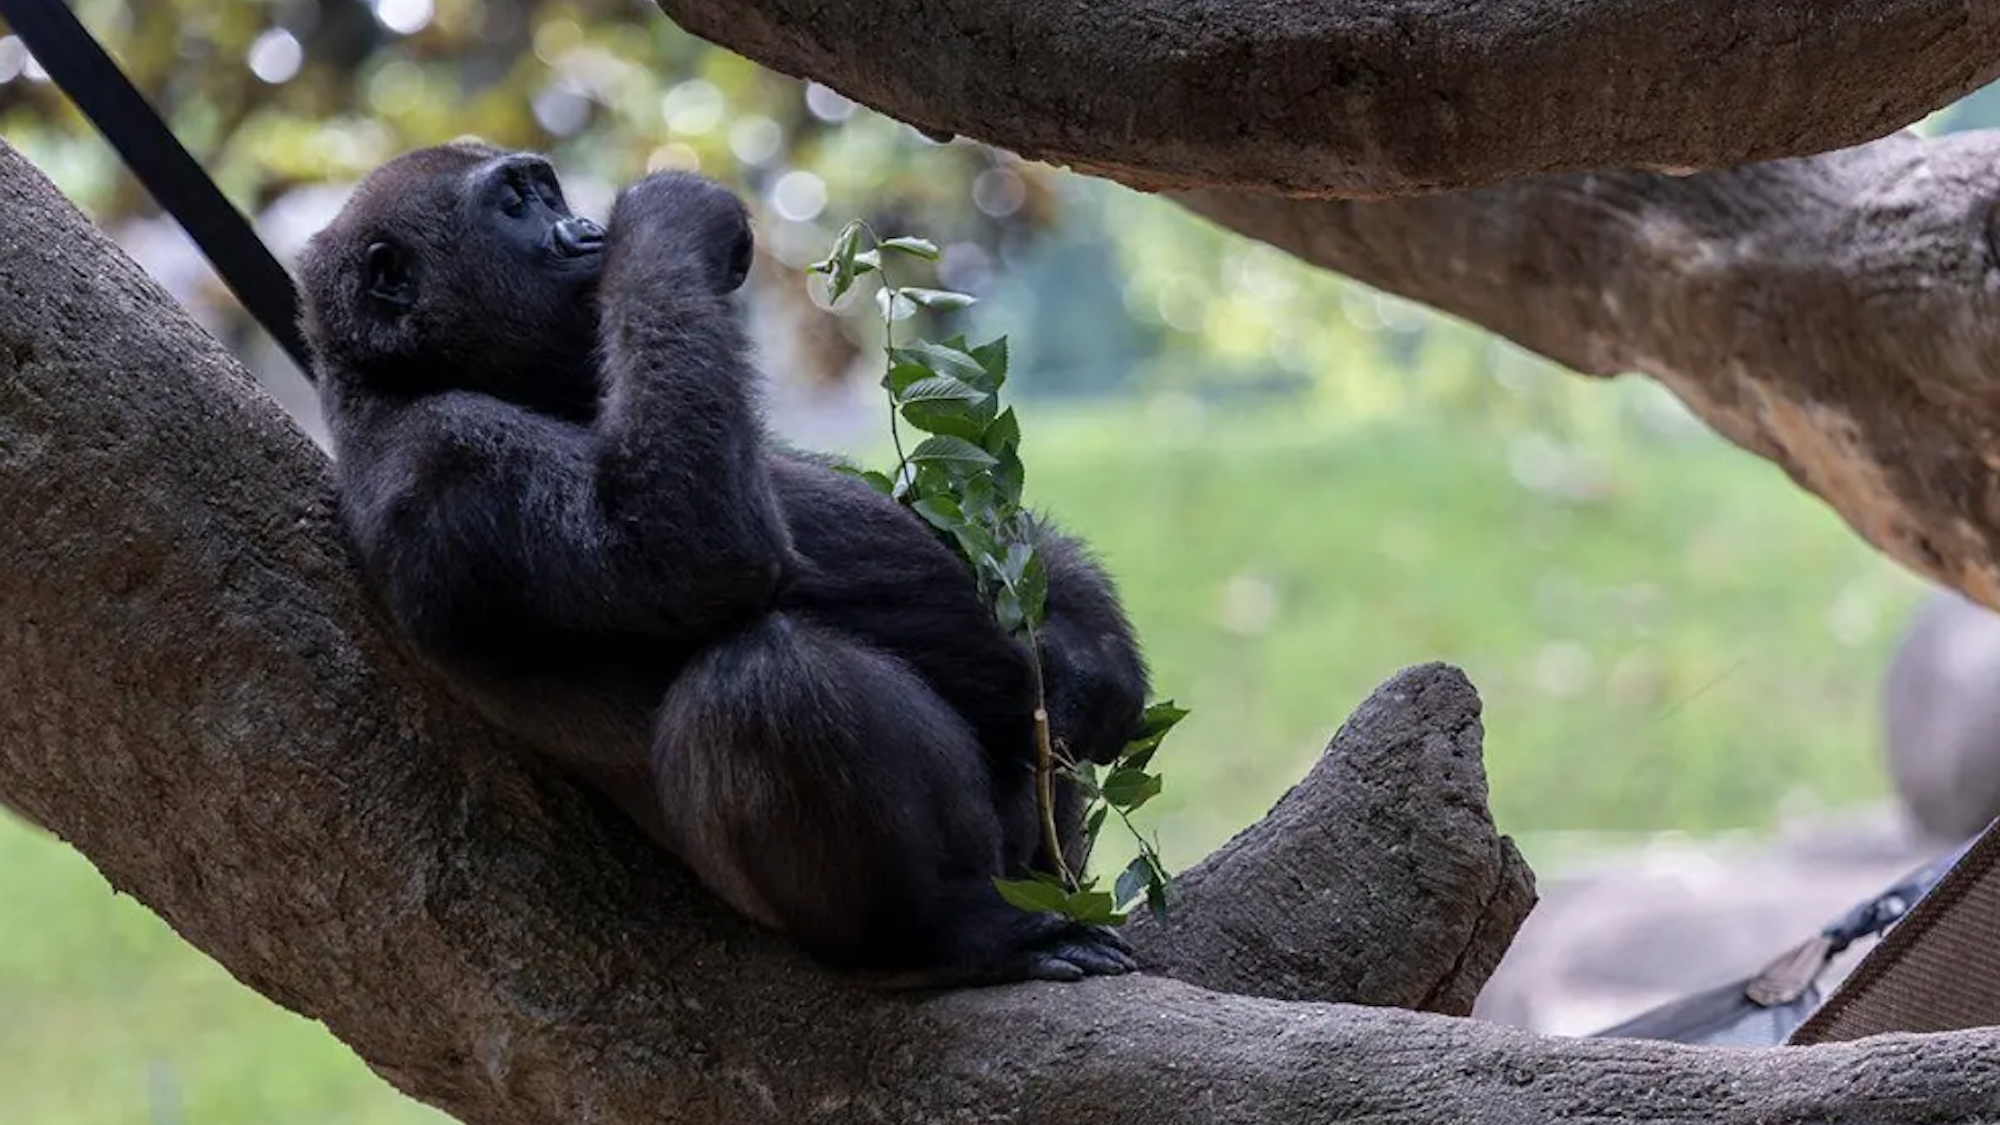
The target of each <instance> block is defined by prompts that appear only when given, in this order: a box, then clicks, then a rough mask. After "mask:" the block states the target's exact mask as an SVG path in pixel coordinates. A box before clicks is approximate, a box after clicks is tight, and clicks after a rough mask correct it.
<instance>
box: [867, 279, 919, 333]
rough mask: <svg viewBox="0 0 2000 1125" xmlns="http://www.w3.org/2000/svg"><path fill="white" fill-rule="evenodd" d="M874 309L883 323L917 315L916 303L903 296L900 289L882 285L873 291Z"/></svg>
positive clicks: (890, 322) (891, 322)
mask: <svg viewBox="0 0 2000 1125" xmlns="http://www.w3.org/2000/svg"><path fill="white" fill-rule="evenodd" d="M875 310H876V311H877V312H878V313H880V314H881V316H882V320H883V322H884V323H887V324H894V323H896V322H897V321H899V320H908V319H910V318H911V317H913V316H915V315H917V303H916V302H915V301H912V300H910V299H909V298H908V297H905V296H904V295H903V291H902V290H900V289H891V288H889V287H887V286H884V287H883V288H881V289H877V290H876V291H875Z"/></svg>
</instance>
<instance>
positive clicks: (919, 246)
mask: <svg viewBox="0 0 2000 1125" xmlns="http://www.w3.org/2000/svg"><path fill="white" fill-rule="evenodd" d="M882 249H884V250H900V251H902V252H903V253H905V254H909V255H911V256H912V257H917V258H922V259H924V260H925V261H927V262H935V261H937V260H938V258H939V257H940V255H939V254H938V248H937V243H935V242H932V241H931V240H930V239H928V238H910V237H908V236H905V237H901V238H891V239H886V240H884V241H883V243H882Z"/></svg>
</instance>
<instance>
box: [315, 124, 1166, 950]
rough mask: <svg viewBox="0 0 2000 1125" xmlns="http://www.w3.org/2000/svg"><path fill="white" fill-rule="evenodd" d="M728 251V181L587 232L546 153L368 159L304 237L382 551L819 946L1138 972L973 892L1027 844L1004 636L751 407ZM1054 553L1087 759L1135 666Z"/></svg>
mask: <svg viewBox="0 0 2000 1125" xmlns="http://www.w3.org/2000/svg"><path fill="white" fill-rule="evenodd" d="M750 250H751V233H750V226H749V222H748V217H747V213H746V212H745V210H744V208H743V206H742V204H741V202H740V201H739V200H737V199H736V198H735V197H734V196H733V195H731V194H730V193H728V192H727V191H725V190H723V189H722V188H721V187H719V186H717V185H715V184H713V183H710V182H708V181H706V180H703V179H700V178H699V177H695V176H690V175H673V174H662V175H654V176H649V177H647V178H646V179H644V180H642V181H640V182H639V183H638V184H636V185H634V186H633V187H631V188H630V189H628V190H626V191H625V192H624V193H622V194H621V195H620V196H619V198H618V200H617V203H616V205H615V207H614V208H613V211H612V215H611V220H610V224H609V230H608V232H606V231H602V230H599V229H598V228H597V227H596V226H595V225H594V224H591V223H589V222H588V221H587V220H581V219H577V218H576V217H574V216H572V215H571V214H570V213H569V211H568V209H567V207H566V206H565V205H564V204H563V202H562V198H561V194H560V189H559V188H558V187H557V186H556V183H555V179H554V176H553V175H552V174H551V173H550V172H549V170H548V166H547V164H546V163H545V162H544V161H542V160H540V159H539V158H536V157H533V156H528V155H523V154H510V153H504V152H501V151H499V150H496V149H492V148H488V147H486V146H484V145H478V144H471V143H460V144H454V145H447V146H443V147H439V148H433V149H426V150H422V151H419V152H415V153H411V154H408V155H406V156H403V157H400V158H398V159H397V160H395V161H392V162H391V163H389V164H388V165H385V166H384V167H383V168H381V169H380V170H378V171H377V172H375V173H374V174H373V175H372V176H370V177H369V178H368V179H367V180H366V181H365V182H364V183H363V184H362V186H361V187H360V189H359V190H358V191H357V193H356V195H355V197H354V199H353V200H352V201H351V202H350V203H349V204H348V206H347V208H346V209H345V210H344V211H343V212H342V213H341V215H340V216H339V217H338V218H337V219H336V220H335V221H334V222H333V223H332V224H331V225H330V226H329V227H328V228H327V229H326V230H325V231H322V232H321V233H320V234H319V235H317V236H316V237H315V238H314V239H313V240H312V242H311V244H310V246H309V247H308V248H307V250H306V252H305V254H304V257H303V259H302V262H301V273H302V277H303V289H304V314H303V321H304V327H305V331H306V335H307V338H308V340H309V341H310V343H311V345H312V348H313V351H314V356H315V375H316V378H317V380H318V382H319V385H320V392H321V396H322V401H323V403H324V406H325V409H326V415H327V418H328V422H329V425H330V427H331V429H332V433H333V438H334V443H335V448H336V453H337V459H338V462H337V463H338V479H339V485H340V495H341V505H342V514H343V517H344V520H345V522H346V525H347V528H348V531H349V533H350V536H351V538H352V540H353V542H354V545H355V547H356V552H357V555H358V557H359V560H360V564H361V567H362V569H363V571H364V573H365V575H366V577H367V578H368V580H369V581H370V583H371V585H372V586H373V587H374V588H375V589H376V590H378V591H379V592H380V594H381V596H382V597H383V598H384V600H385V601H386V602H387V603H388V605H389V607H390V608H391V610H392V611H393V613H394V614H395V616H396V618H397V620H398V621H399V622H400V623H401V625H402V626H403V628H404V629H405V630H406V631H407V632H408V633H409V635H410V636H411V637H412V638H413V640H414V641H415V642H416V645H417V646H418V648H419V650H420V651H421V652H422V653H424V654H425V656H426V657H427V658H428V659H430V660H431V661H432V662H434V663H435V664H436V665H437V666H439V667H440V668H441V669H442V670H443V671H444V672H445V673H446V674H447V675H448V676H449V678H450V679H452V680H453V681H454V683H456V684H457V685H459V687H460V688H461V689H462V690H464V691H465V692H466V693H467V694H468V695H469V696H470V697H471V698H472V699H473V700H474V701H475V702H476V703H477V704H478V705H479V706H480V707H481V708H482V709H483V710H484V711H486V712H487V713H488V714H489V715H491V716H492V717H493V718H494V719H495V720H496V721H498V722H500V723H502V724H504V725H506V726H508V727H510V728H512V729H514V730H516V731H518V732H520V733H522V734H523V735H524V736H526V737H527V738H528V739H529V740H530V741H531V742H533V743H534V744H535V745H537V746H538V747H540V748H541V749H543V750H545V751H546V752H548V753H550V754H552V755H554V756H556V757H557V758H559V759H561V760H562V761H563V762H565V763H567V764H568V765H569V766H570V767H571V768H573V769H574V770H576V771H577V772H578V773H580V774H582V775H583V776H585V777H587V778H589V779H590V780H591V781H593V782H595V783H596V784H597V785H599V786H600V787H602V788H603V789H604V790H605V791H606V792H607V793H609V794H610V795H611V796H612V797H613V798H614V799H615V800H616V801H617V802H618V803H619V804H620V805H621V806H622V807H623V808H625V809H626V810H627V811H628V812H629V813H631V814H632V815H633V816H634V817H635V818H636V819H637V820H638V821H639V822H640V823H641V824H642V825H644V826H645V827H646V829H647V830H648V831H649V832H651V833H652V834H653V835H654V836H655V837H657V838H658V839H660V840H661V841H662V842H663V843H665V844H666V845H667V846H669V847H670V848H672V849H673V850H674V851H675V852H676V853H677V854H678V855H679V856H680V857H681V858H682V859H683V860H684V861H685V862H686V863H687V864H688V865H689V866H690V867H692V868H693V869H694V871H695V872H696V873H697V874H698V875H699V876H700V877H701V879H702V880H703V881H704V882H705V883H706V884H707V885H708V886H709V887H710V888H711V889H713V890H714V891H715V892H716V893H717V894H719V895H721V896H722V897H723V898H724V899H726V900H727V901H729V902H730V903H731V904H732V905H733V906H735V907H736V909H738V910H739V911H741V912H742V913H744V914H745V915H747V916H749V917H751V918H754V919H756V920H758V921H761V922H763V923H765V924H767V925H770V926H773V927H775V928H778V929H780V930H783V931H785V932H786V933H788V934H791V935H792V936H793V937H794V938H795V939H796V940H797V941H799V942H800V943H801V944H802V945H803V946H804V947H805V948H807V949H808V950H810V951H811V952H812V953H814V954H815V955H817V956H818V957H820V958H822V959H823V960H825V961H826V962H828V963H831V964H834V965H837V966H842V967H847V968H852V969H857V970H867V971H872V972H876V973H882V974H886V975H889V976H892V977H895V978H896V979H899V980H903V981H906V982H913V983H977V982H990V981H1003V980H1018V979H1024V978H1046V979H1059V980H1062V979H1076V978H1078V977H1081V976H1084V975H1089V974H1095V973H1116V972H1123V971H1126V970H1128V969H1130V968H1131V967H1132V962H1131V960H1130V958H1129V957H1128V956H1127V955H1126V953H1125V951H1124V950H1123V949H1122V947H1121V946H1120V943H1119V942H1118V941H1117V939H1116V938H1115V937H1113V936H1111V935H1109V934H1108V933H1105V932H1103V931H1099V930H1096V929H1093V928H1089V927H1082V926H1076V925H1073V924H1069V923H1067V922H1065V921H1064V920H1062V919H1060V918H1057V917H1055V916H1053V915H1039V916H1038V915H1030V914H1025V913H1022V912H1020V911H1017V910H1015V909H1013V908H1012V907H1009V906H1007V905H1006V904H1005V903H1003V902H1002V901H1001V899H1000V898H999V896H998V894H997V893H996V892H995V891H994V890H993V888H992V885H991V882H992V879H993V877H994V876H996V875H1001V874H1003V873H1004V874H1008V875H1014V876H1018V875H1020V874H1021V873H1023V872H1024V871H1025V870H1026V869H1027V868H1028V867H1029V866H1030V865H1037V866H1042V867H1046V866H1048V862H1049V857H1048V856H1047V855H1046V854H1045V853H1044V852H1043V850H1042V849H1041V846H1040V840H1041V837H1040V833H1039V832H1038V831H1037V829H1036V824H1037V819H1036V816H1035V811H1034V799H1033V784H1032V778H1033V774H1032V762H1033V750H1032V737H1031V726H1030V722H1031V719H1030V702H1029V694H1030V689H1029V679H1028V676H1029V673H1028V666H1027V661H1026V656H1025V653H1024V651H1023V650H1022V649H1021V648H1020V647H1019V646H1018V644H1016V643H1015V642H1014V641H1012V640H1010V639H1009V638H1008V637H1007V636H1006V635H1005V634H1004V633H1002V632H1001V631H1000V630H999V629H998V627H997V626H996V625H995V624H994V623H993V621H992V619H991V617H990V615H989V614H988V612H987V610H986V608H985V607H984V606H983V605H981V603H980V602H979V600H978V598H977V597H976V594H975V591H974V588H973V584H972V580H971V577H970V575H969V574H968V573H967V571H966V569H965V567H964V566H963V565H962V564H961V563H960V562H959V561H958V560H957V558H956V557H955V556H953V555H952V554H951V553H950V552H949V551H947V550H946V549H945V548H944V547H943V546H942V545H941V544H940V543H939V542H938V541H937V540H936V539H935V538H934V536H933V534H932V533H931V532H930V530H929V529H928V528H926V527H925V526H924V525H923V524H922V523H921V522H920V521H919V520H917V519H916V518H915V517H913V516H912V515H911V514H910V513H908V512H907V511H905V510H904V509H903V508H901V507H900V506H899V505H897V504H895V503H893V502H891V501H889V500H888V499H886V498H884V497H882V496H880V495H878V494H876V493H875V492H873V491H872V490H870V489H869V488H868V487H867V486H865V485H863V484H861V483H860V482H858V481H856V480H854V479H852V478H850V477H847V476H844V475H841V474H838V473H835V472H833V471H832V470H831V469H830V468H829V467H828V465H827V463H826V462H825V461H824V460H822V459H818V458H814V457H809V456H806V455H802V454H796V453H792V452H789V451H785V450H781V449H778V448H776V446H775V444H774V443H773V442H772V441H771V440H770V439H768V438H767V437H766V436H765V434H764V433H763V430H762V427H761V424H760V422H759V420H758V418H757V415H756V412H755V404H754V401H753V385H754V384H753V380H754V378H755V373H754V372H753V371H752V369H751V365H750V363H749V360H748V358H747V355H748V349H747V346H746V341H745V339H744V336H743V331H742V328H741V324H740V320H739V317H738V314H737V312H736V310H735V308H734V307H733V299H732V297H731V293H732V292H733V291H734V290H735V289H736V288H737V287H738V286H739V285H741V283H742V281H743V279H744V275H745V273H746V271H747V269H748V266H749V261H750ZM1041 548H1042V550H1043V551H1044V552H1045V554H1046V557H1047V559H1048V561H1049V566H1050V592H1049V602H1048V614H1049V616H1048V621H1047V623H1046V626H1045V628H1044V630H1043V633H1042V636H1043V638H1044V640H1043V652H1042V656H1043V660H1044V662H1045V665H1046V667H1047V669H1048V673H1049V676H1050V679H1049V694H1050V703H1051V716H1052V722H1053V727H1054V731H1055V734H1056V737H1057V738H1058V739H1060V740H1062V741H1064V742H1065V744H1067V745H1068V746H1069V747H1070V749H1071V751H1072V752H1073V753H1076V754H1077V755H1078V756H1080V757H1085V758H1090V759H1093V760H1097V761H1104V760H1108V759H1109V758H1110V757H1111V756H1112V755H1113V754H1115V753H1116V751H1117V750H1118V748H1119V747H1120V746H1122V745H1123V743H1124V741H1125V740H1126V738H1128V737H1129V736H1130V735H1131V733H1132V732H1133V731H1134V729H1135V727H1136V724H1137V722H1138V719H1139V713H1140V708H1141V706H1142V704H1143V701H1144V699H1145V695H1146V673H1145V669H1144V666H1143V664H1142V663H1141V660H1140V657H1139V654H1138V651H1137V648H1136V646H1135V645H1134V643H1133V639H1132V634H1131V630H1130V628H1129V626H1128V625H1127V623H1126V621H1125V618H1124V615H1123V613H1122V611H1121V610H1120V608H1119V606H1118V603H1117V600H1116V597H1115V595H1114V594H1113V592H1112V590H1111V588H1110V584H1109V583H1108V582H1107V580H1106V579H1105V577H1104V575H1103V574H1102V573H1101V572H1100V571H1099V570H1098V569H1097V568H1096V567H1095V566H1094V564H1093V563H1092V562H1091V561H1090V560H1089V559H1088V557H1087V556H1086V555H1085V554H1084V553H1083V551H1082V550H1081V548H1079V547H1078V546H1077V545H1076V544H1075V543H1073V542H1070V541H1068V540H1066V539H1063V538H1061V537H1059V536H1057V535H1055V534H1054V533H1053V532H1046V531H1045V533H1044V534H1043V536H1042V542H1041ZM1075 805H1076V802H1075V800H1074V797H1073V795H1068V796H1066V797H1065V800H1064V807H1065V814H1064V817H1063V820H1064V822H1065V823H1064V830H1065V833H1066V840H1065V852H1067V853H1069V854H1070V858H1071V859H1072V861H1073V862H1076V863H1081V862H1082V860H1083V858H1084V856H1083V855H1082V850H1083V849H1082V842H1081V840H1080V832H1079V825H1078V824H1077V817H1076V815H1075Z"/></svg>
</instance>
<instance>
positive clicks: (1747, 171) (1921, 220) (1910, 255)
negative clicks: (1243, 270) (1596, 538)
mask: <svg viewBox="0 0 2000 1125" xmlns="http://www.w3.org/2000/svg"><path fill="white" fill-rule="evenodd" d="M1180 198H1181V202H1182V203H1184V204H1186V205H1187V206H1189V207H1191V208H1193V209H1194V210H1195V211H1197V212H1199V213H1201V214H1204V215H1207V216H1209V217H1210V218H1212V219H1214V220H1216V221H1217V222H1219V223H1222V224H1223V225H1225V226H1228V227H1230V228H1233V229H1235V230H1237V231H1240V232H1242V233H1244V234H1248V235H1250V236H1252V237H1254V238H1258V239H1261V240H1263V241H1266V242H1268V243H1270V244H1272V245H1274V246H1277V247H1279V248H1282V249H1284V250H1288V251H1290V252H1292V253H1294V254H1296V255H1298V256H1299V257H1301V258H1303V259H1305V260H1306V261H1309V262H1312V263H1315V264H1317V265H1321V266H1325V267H1326V268H1328V269H1331V270H1336V271H1338V272H1340V273H1343V274H1346V275H1348V276H1349V277H1353V278H1356V279H1358V280H1361V281H1365V282H1367V283H1369V284H1371V285H1375V286H1379V287H1380V288H1382V289H1385V290H1388V291H1390V292H1393V293H1398V294H1401V295H1403V296H1406V297H1410V298H1413V299H1415V300H1418V301H1421V302H1424V303H1425V304H1429V305H1432V306H1435V307H1437V308H1439V309H1443V310H1445V311H1447V312H1451V313H1455V314H1457V315H1459V316H1462V317H1465V318H1466V319H1468V320H1471V321H1473V322H1475V323H1478V324H1481V325H1484V326H1485V327H1487V328H1490V329H1492V330H1493V331H1495V332H1498V333H1500V334H1501V335H1503V336H1506V337H1508V338H1509V339H1511V340H1514V341H1515V342H1517V343H1520V344H1522V345H1524V346H1526V347H1528V348H1532V349H1534V350H1535V351H1538V352H1541V353H1543V354H1545V355H1548V356H1550V357H1552V358H1554V359H1556V360H1559V361H1560V362H1562V363H1565V364H1568V365H1569V366H1571V367H1573V368H1575V369H1576V370H1578V371H1581V372H1586V373H1590V374H1596V375H1613V374H1616V373H1619V372H1625V371H1641V372H1644V373H1646V374H1648V375H1651V376H1653V377H1654V378H1657V379H1658V380H1660V381H1661V382H1662V383H1664V384H1666V385H1667V386H1668V387H1669V388H1670V389H1672V390H1673V391H1674V393H1675V394H1677V395H1678V396H1680V398H1681V399H1682V400H1684V401H1685V402H1687V403H1688V404H1689V405H1690V406H1691V407H1693V409H1694V410H1695V411H1696V412H1697V413H1699V414H1700V415H1701V416H1702V417H1703V418H1705V419H1706V420H1707V421H1708V422H1709V423H1710V424H1711V425H1713V426H1714V427H1715V428H1716V429H1717V430H1718V431H1720V432H1721V433H1722V434H1723V435H1724V436H1726V437H1728V438H1729V439H1730V440H1732V441H1734V442H1736V443H1737V444H1739V445H1741V446H1743V447H1744V448H1745V449H1748V450H1750V451H1751V452H1753V453H1756V454H1757V455H1759V456H1761V457H1766V458H1769V459H1770V460H1772V461H1774V462H1776V463H1777V464H1778V465H1780V466H1781V467H1783V468H1784V469H1785V471H1786V472H1788V473H1790V474H1791V475H1792V477H1793V478H1794V479H1795V480H1797V481H1798V483H1799V484H1800V485H1802V486H1804V487H1805V488H1807V489H1809V490H1810V491H1812V492H1814V493H1816V494H1817V495H1819V496H1820V497H1821V498H1823V499H1824V500H1826V502H1827V503H1829V504H1831V505H1832V506H1833V507H1834V509H1835V510H1836V511H1838V512H1839V513H1840V514H1841V515H1842V516H1843V517H1844V518H1845V519H1846V520H1847V522H1848V523H1850V524H1851V525H1853V527H1854V528H1855V530H1857V531H1858V532H1860V533H1861V535H1862V536H1863V537H1864V538H1866V539H1867V540H1868V541H1869V542H1870V543H1872V544H1874V545H1875V546H1876V547H1877V548H1879V549H1881V550H1882V551H1884V552H1885V553H1887V554H1888V555H1890V556H1891V557H1893V558H1896V559H1898V560H1900V561H1901V562H1903V563H1904V564H1906V565H1908V566H1910V567H1913V568H1915V569H1916V570H1917V571H1919V572H1920V573H1923V574H1927V575H1929V576H1931V577H1932V578H1935V579H1937V580H1938V581H1940V582H1943V583H1945V584H1947V585H1950V586H1953V587H1956V588H1958V589H1960V590H1963V591H1965V592H1966V593H1967V594H1968V595H1969V596H1971V597H1973V598H1975V599H1977V600H1979V601H1982V602H1984V603H1985V604H1987V605H1989V606H1993V607H1995V608H2000V442H1996V434H2000V132H1978V133H1956V134H1949V135H1946V136H1943V137H1939V138H1935V139H1930V140H1925V139H1920V138H1917V137H1915V136H1911V135H1908V134H1899V135H1896V136H1893V137H1887V138H1884V139H1883V140H1880V141H1877V142H1874V143H1872V144H1868V145H1863V146H1860V147H1857V148H1852V149H1846V150H1843V151H1840V152H1833V153H1827V154H1825V155H1822V156H1817V157H1812V158H1809V159H1801V160H1787V161H1776V162H1772V163H1767V164H1760V165H1751V166H1747V167H1743V168H1738V169H1733V170H1729V171H1723V172H1711V173H1705V174H1703V175H1699V176H1691V177H1684V178H1675V177H1671V176H1661V175H1648V174H1643V173H1631V174H1621V175H1581V176H1570V177H1559V178H1551V179H1543V180H1532V181H1524V182H1521V183H1515V184H1509V185H1506V186H1503V187H1498V188H1492V189H1488V190H1485V191H1480V192H1468V193H1461V194H1455V195H1442V196H1433V197H1427V198H1421V199H1403V200H1390V201H1383V202H1379V203H1369V204H1361V203H1344V202H1339V201H1311V200H1284V199H1277V198H1273V197H1253V196H1247V195H1231V194H1223V193H1190V194H1187V195H1184V196H1182V197H1180Z"/></svg>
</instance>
